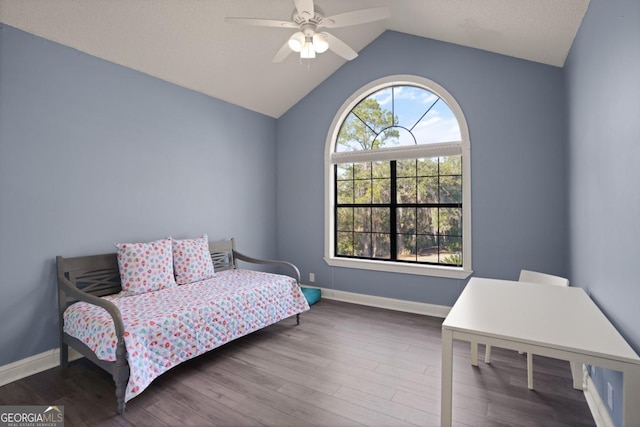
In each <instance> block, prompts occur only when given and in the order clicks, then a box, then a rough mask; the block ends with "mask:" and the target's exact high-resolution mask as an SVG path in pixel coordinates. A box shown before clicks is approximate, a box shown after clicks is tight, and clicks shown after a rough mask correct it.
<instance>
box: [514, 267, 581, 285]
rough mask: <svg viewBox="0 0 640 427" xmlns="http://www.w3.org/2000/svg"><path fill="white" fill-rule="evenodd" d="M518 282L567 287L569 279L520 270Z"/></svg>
mask: <svg viewBox="0 0 640 427" xmlns="http://www.w3.org/2000/svg"><path fill="white" fill-rule="evenodd" d="M518 280H519V281H520V282H530V283H543V284H547V285H557V286H569V279H565V278H564V277H559V276H553V275H551V274H546V273H538V272H537V271H529V270H521V271H520V278H519V279H518Z"/></svg>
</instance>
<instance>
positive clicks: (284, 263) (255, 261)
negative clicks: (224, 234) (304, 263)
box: [233, 249, 300, 284]
mask: <svg viewBox="0 0 640 427" xmlns="http://www.w3.org/2000/svg"><path fill="white" fill-rule="evenodd" d="M233 256H234V258H235V259H239V260H241V261H246V262H250V263H253V264H268V265H276V266H280V267H286V268H288V269H290V270H291V271H292V276H293V278H294V279H296V282H297V283H298V284H300V270H298V267H296V266H295V265H293V264H292V263H290V262H287V261H276V260H271V259H260V258H252V257H250V256H247V255H244V254H241V253H240V252H238V251H236V250H235V249H234V250H233Z"/></svg>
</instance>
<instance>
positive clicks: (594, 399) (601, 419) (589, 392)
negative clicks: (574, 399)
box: [584, 368, 615, 427]
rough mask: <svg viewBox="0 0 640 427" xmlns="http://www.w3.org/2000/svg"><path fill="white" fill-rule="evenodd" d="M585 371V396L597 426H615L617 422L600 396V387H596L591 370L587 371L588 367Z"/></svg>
mask: <svg viewBox="0 0 640 427" xmlns="http://www.w3.org/2000/svg"><path fill="white" fill-rule="evenodd" d="M584 371H585V380H584V385H585V387H584V397H585V398H586V399H587V405H589V409H590V410H591V415H592V416H593V420H594V421H595V423H596V426H597V427H615V424H614V423H613V420H612V419H611V415H609V411H608V410H607V407H606V406H605V403H604V401H603V400H602V397H600V394H599V393H598V389H597V388H596V385H595V383H594V382H593V379H592V378H591V375H589V371H587V369H586V368H585V370H584Z"/></svg>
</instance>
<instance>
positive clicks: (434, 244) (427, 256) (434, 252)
mask: <svg viewBox="0 0 640 427" xmlns="http://www.w3.org/2000/svg"><path fill="white" fill-rule="evenodd" d="M417 247H418V261H420V262H431V263H434V264H437V263H438V262H439V261H438V237H437V236H433V235H419V236H418V238H417Z"/></svg>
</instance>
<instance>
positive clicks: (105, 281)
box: [56, 239, 300, 414]
mask: <svg viewBox="0 0 640 427" xmlns="http://www.w3.org/2000/svg"><path fill="white" fill-rule="evenodd" d="M209 252H210V253H211V259H212V261H213V265H214V269H215V271H223V270H230V269H237V268H238V264H237V261H238V260H240V261H245V262H249V263H253V264H267V265H274V266H279V267H285V268H286V269H288V270H289V271H288V273H289V275H291V276H292V277H293V278H294V279H296V282H297V283H298V284H299V283H300V271H298V268H297V267H296V266H295V265H293V264H291V263H289V262H286V261H274V260H267V259H259V258H252V257H249V256H246V255H243V254H241V253H239V252H237V251H236V250H235V243H234V240H233V239H230V240H223V241H218V242H209ZM56 264H57V267H58V306H59V319H58V320H59V323H60V366H62V367H63V368H67V367H68V365H69V346H71V347H72V348H74V349H75V350H77V351H78V352H79V353H80V354H82V355H83V356H84V357H86V358H87V359H89V360H91V361H92V362H93V363H95V364H96V365H98V366H100V367H101V368H102V369H104V370H105V371H107V372H109V373H110V374H111V375H112V376H113V380H114V381H115V384H116V399H117V405H118V413H119V414H123V413H124V410H125V406H126V403H125V399H124V398H125V390H126V387H127V383H128V381H129V364H128V362H127V348H126V345H125V342H124V323H123V322H122V317H121V316H120V311H119V310H118V308H117V307H116V306H115V305H114V304H113V303H111V302H110V301H107V300H105V299H103V298H100V297H103V296H106V295H112V294H116V293H118V292H120V290H121V285H120V273H119V270H118V260H117V258H116V253H110V254H103V255H91V256H83V257H75V258H63V257H61V256H58V257H56ZM78 301H86V302H89V303H92V304H95V305H98V306H100V307H103V308H104V309H105V310H107V312H108V313H109V314H110V315H111V317H112V318H113V323H114V325H115V330H116V337H117V347H116V360H115V361H112V362H109V361H104V360H100V359H98V357H97V356H96V355H95V354H94V352H93V351H92V350H91V349H90V348H89V347H87V346H86V345H85V344H84V343H83V342H82V341H80V340H78V339H76V338H74V337H72V336H70V335H68V334H66V333H65V332H64V319H63V313H64V311H65V310H66V309H67V307H69V306H70V305H71V304H74V303H76V302H78ZM296 324H300V314H296Z"/></svg>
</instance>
